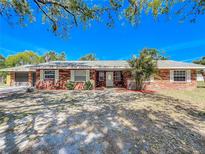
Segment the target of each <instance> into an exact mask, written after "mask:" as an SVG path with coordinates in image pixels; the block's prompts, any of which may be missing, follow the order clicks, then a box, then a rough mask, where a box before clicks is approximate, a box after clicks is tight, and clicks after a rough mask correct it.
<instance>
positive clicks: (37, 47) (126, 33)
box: [0, 16, 205, 62]
mask: <svg viewBox="0 0 205 154" xmlns="http://www.w3.org/2000/svg"><path fill="white" fill-rule="evenodd" d="M204 25H205V18H204V17H199V18H198V20H197V22H196V23H194V24H191V23H189V22H188V21H186V22H184V23H179V20H178V19H172V20H169V21H167V20H166V19H165V18H163V17H162V18H160V19H159V20H158V21H154V20H153V18H152V17H150V16H144V17H143V18H142V21H141V24H139V25H137V26H135V27H133V26H131V25H129V24H128V23H125V24H124V23H119V22H117V23H116V25H115V27H114V28H112V29H109V28H107V27H106V26H105V25H103V24H102V23H95V24H93V25H92V26H91V27H90V28H88V29H86V30H84V29H82V28H80V27H79V28H74V29H72V30H71V31H70V36H69V37H68V38H67V39H62V38H59V37H56V36H55V35H53V34H52V33H51V32H49V31H48V30H47V28H48V27H47V25H43V24H41V21H38V22H37V23H33V24H30V25H28V26H27V27H20V26H11V25H9V24H8V23H7V22H6V21H5V20H4V19H0V54H2V55H3V56H5V57H7V56H9V55H11V54H15V53H17V52H20V51H24V50H33V51H35V52H37V53H38V54H43V53H45V52H47V51H49V50H55V51H57V52H61V51H64V52H65V53H66V55H67V59H68V60H77V59H79V58H80V57H81V56H83V55H85V54H87V53H94V54H95V55H96V56H97V58H98V59H103V60H114V59H116V60H122V59H126V60H127V59H129V58H130V57H131V56H132V55H133V54H138V53H139V51H140V50H141V49H142V48H144V47H149V48H158V49H160V50H165V51H166V56H169V57H170V59H173V60H180V61H187V62H190V61H192V60H194V59H199V58H200V57H202V56H205V28H204Z"/></svg>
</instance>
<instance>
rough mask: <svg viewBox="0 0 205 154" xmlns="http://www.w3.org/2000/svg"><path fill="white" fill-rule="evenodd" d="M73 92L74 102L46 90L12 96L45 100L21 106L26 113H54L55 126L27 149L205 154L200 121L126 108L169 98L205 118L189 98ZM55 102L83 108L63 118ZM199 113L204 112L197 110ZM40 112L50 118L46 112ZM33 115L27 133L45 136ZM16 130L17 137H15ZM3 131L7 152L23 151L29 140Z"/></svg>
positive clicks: (180, 108)
mask: <svg viewBox="0 0 205 154" xmlns="http://www.w3.org/2000/svg"><path fill="white" fill-rule="evenodd" d="M48 94H51V93H48ZM53 94H55V93H53ZM71 94H72V95H73V96H75V97H76V98H75V99H74V101H67V99H66V98H62V99H51V98H50V97H49V96H48V95H43V94H42V93H33V94H31V95H27V94H24V95H20V96H18V98H16V97H11V98H10V99H14V100H15V101H18V99H20V98H21V99H27V98H29V99H30V100H32V99H36V98H38V99H41V101H40V103H39V104H32V105H30V106H29V105H26V106H17V107H15V108H17V109H19V111H20V109H21V108H29V107H31V109H32V107H33V106H34V105H35V106H40V107H42V108H46V109H47V110H48V111H49V112H50V113H51V115H50V117H51V121H48V123H49V125H48V126H47V127H46V129H45V131H44V134H43V135H42V134H41V137H39V139H38V140H36V141H35V144H34V145H35V146H29V147H28V148H26V149H23V151H22V152H23V153H31V152H32V153H38V152H42V153H59V152H61V153H63V152H64V153H143V152H147V153H193V152H198V153H203V152H204V151H205V137H204V136H202V135H201V134H200V133H198V132H196V131H194V125H192V124H184V123H183V122H181V123H180V122H178V121H176V120H174V119H173V118H172V117H170V116H169V115H168V114H166V112H156V111H154V110H153V109H151V108H150V109H127V108H126V106H125V107H124V106H121V104H126V105H127V106H129V103H130V102H133V101H136V103H138V102H139V101H141V102H143V100H145V99H147V100H149V101H152V102H158V101H163V102H164V103H165V104H168V105H173V107H175V109H176V110H178V111H179V112H185V113H186V114H189V115H190V116H192V118H197V120H205V119H204V117H203V116H199V117H198V116H197V114H196V115H195V114H191V113H190V109H191V108H189V107H187V108H185V107H183V105H184V104H186V103H188V102H183V101H182V100H179V99H174V98H172V97H167V96H163V95H158V94H142V93H129V94H127V93H123V94H121V95H118V96H114V95H113V94H112V93H110V92H109V91H106V92H99V93H97V94H92V93H90V92H83V94H84V96H83V97H82V96H81V95H80V92H73V93H71ZM78 95H79V96H78ZM7 99H9V98H5V99H4V101H5V100H7ZM92 101H93V104H90V105H91V106H92V105H95V106H99V108H97V109H96V110H95V111H90V110H86V109H83V108H81V107H83V105H85V104H89V103H91V102H92ZM70 103H71V104H72V105H71V106H69V104H70ZM54 105H62V106H65V105H68V106H66V107H70V110H72V107H79V108H81V110H80V111H79V112H77V113H75V114H69V113H68V114H66V115H65V116H66V117H65V120H64V121H61V122H60V121H59V119H58V114H59V113H61V112H62V111H61V110H57V106H54ZM191 111H192V110H191ZM195 112H199V111H198V110H194V113H195ZM22 114H23V112H22ZM2 115H4V116H5V115H7V114H5V113H3V114H2ZM26 116H28V115H26ZM39 116H40V117H44V118H47V117H48V116H47V115H46V113H43V112H42V113H41V114H40V115H39ZM13 117H14V116H13ZM31 117H32V122H31V125H29V126H28V127H26V129H25V130H24V131H23V132H22V134H25V135H27V137H29V136H31V135H36V136H38V135H39V134H38V133H36V130H35V129H34V128H35V122H36V120H35V117H36V116H34V115H31ZM7 125H8V127H11V125H15V122H14V119H12V118H11V119H10V120H8V122H7ZM11 133H12V137H13V140H12V139H11V138H9V136H10V134H11ZM3 135H4V136H5V148H4V149H1V150H2V151H3V152H11V153H12V152H17V151H18V150H19V149H18V144H19V142H23V141H25V140H26V139H25V138H24V139H22V140H20V141H19V142H18V144H16V140H15V138H16V136H17V134H15V131H14V130H10V131H9V132H5V133H4V134H3ZM18 135H19V134H18ZM2 137H3V136H2ZM11 140H12V141H11Z"/></svg>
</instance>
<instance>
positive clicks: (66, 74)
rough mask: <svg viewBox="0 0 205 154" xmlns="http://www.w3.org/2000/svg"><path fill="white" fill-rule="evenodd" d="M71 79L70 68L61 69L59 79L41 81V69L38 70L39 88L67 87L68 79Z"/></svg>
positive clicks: (37, 82)
mask: <svg viewBox="0 0 205 154" xmlns="http://www.w3.org/2000/svg"><path fill="white" fill-rule="evenodd" d="M69 79H70V70H62V69H61V70H59V81H57V82H56V83H55V81H54V80H47V81H40V70H36V88H37V89H48V90H51V89H66V86H65V85H66V83H67V80H69Z"/></svg>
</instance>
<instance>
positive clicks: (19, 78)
mask: <svg viewBox="0 0 205 154" xmlns="http://www.w3.org/2000/svg"><path fill="white" fill-rule="evenodd" d="M29 66H30V65H24V66H17V67H11V68H6V69H2V70H0V71H5V72H8V75H7V78H6V83H7V85H8V86H35V82H36V80H35V79H36V73H35V70H31V69H30V67H29Z"/></svg>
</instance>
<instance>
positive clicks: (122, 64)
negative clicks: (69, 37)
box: [0, 60, 205, 71]
mask: <svg viewBox="0 0 205 154" xmlns="http://www.w3.org/2000/svg"><path fill="white" fill-rule="evenodd" d="M157 67H158V68H159V69H205V66H204V65H198V64H193V63H185V62H179V61H173V60H159V61H158V62H157ZM129 68H130V66H129V64H128V62H127V61H125V60H98V61H52V62H48V63H41V64H37V65H24V66H18V67H13V68H6V69H2V70H0V71H29V70H31V71H34V70H35V69H98V70H103V69H116V70H117V69H119V70H120V69H129Z"/></svg>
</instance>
